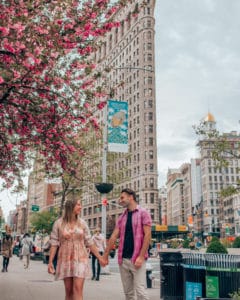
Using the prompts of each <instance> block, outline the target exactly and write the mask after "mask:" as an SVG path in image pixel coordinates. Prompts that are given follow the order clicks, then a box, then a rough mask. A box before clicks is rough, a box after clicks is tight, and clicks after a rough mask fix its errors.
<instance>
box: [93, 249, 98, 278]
mask: <svg viewBox="0 0 240 300" xmlns="http://www.w3.org/2000/svg"><path fill="white" fill-rule="evenodd" d="M96 259H97V258H96V256H95V255H94V254H92V280H94V279H95V275H96Z"/></svg>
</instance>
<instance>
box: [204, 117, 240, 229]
mask: <svg viewBox="0 0 240 300" xmlns="http://www.w3.org/2000/svg"><path fill="white" fill-rule="evenodd" d="M204 124H205V130H206V133H211V132H213V133H214V131H215V130H216V121H215V118H214V116H213V115H212V114H211V113H208V115H207V116H206V118H205V119H204ZM220 138H221V139H222V141H226V142H227V144H228V145H229V146H230V147H229V149H228V151H225V152H222V155H223V157H224V159H225V160H226V161H227V165H225V166H220V165H219V162H218V161H216V160H214V158H213V157H212V153H213V150H214V149H215V147H216V139H215V138H214V136H213V137H209V135H202V136H201V137H200V139H199V143H198V145H199V148H200V156H201V179H202V201H203V203H202V209H203V214H202V215H203V230H204V235H207V234H208V233H210V232H214V233H217V234H220V231H221V227H222V225H224V222H225V220H221V210H220V208H221V199H220V198H221V197H220V191H221V190H222V189H224V188H227V187H229V186H232V185H233V186H234V185H235V184H236V183H237V182H238V181H239V178H240V173H239V172H240V171H239V167H240V158H239V157H240V153H239V142H240V135H239V134H237V132H236V131H232V132H229V133H223V134H221V135H220Z"/></svg>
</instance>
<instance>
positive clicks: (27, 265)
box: [26, 254, 30, 268]
mask: <svg viewBox="0 0 240 300" xmlns="http://www.w3.org/2000/svg"><path fill="white" fill-rule="evenodd" d="M29 262H30V254H28V255H27V256H26V267H27V268H28V267H29Z"/></svg>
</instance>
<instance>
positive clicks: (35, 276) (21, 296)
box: [0, 255, 160, 300]
mask: <svg viewBox="0 0 240 300" xmlns="http://www.w3.org/2000/svg"><path fill="white" fill-rule="evenodd" d="M150 261H151V262H152V263H153V264H152V265H153V269H155V268H158V267H157V266H158V262H159V260H158V259H150ZM1 264H2V257H1ZM109 270H110V274H106V275H101V277H100V281H99V282H97V281H92V280H90V279H89V280H86V282H85V287H84V300H113V299H115V300H124V295H123V291H122V285H121V280H120V276H119V273H118V268H117V263H116V257H115V258H114V259H111V260H110V267H109ZM147 291H148V293H149V296H150V300H159V299H160V288H159V283H158V284H154V287H153V288H149V289H147ZM0 298H1V300H42V299H44V300H48V299H49V300H50V299H51V300H53V299H58V300H63V299H64V287H63V282H62V281H55V280H54V278H53V276H51V275H49V274H48V273H47V265H46V264H43V262H42V261H32V260H31V261H30V267H29V269H24V267H23V262H22V261H20V260H19V258H18V257H16V256H15V255H14V256H13V257H12V258H11V260H10V264H9V268H8V272H7V273H2V272H1V273H0Z"/></svg>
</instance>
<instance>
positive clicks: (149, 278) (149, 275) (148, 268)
mask: <svg viewBox="0 0 240 300" xmlns="http://www.w3.org/2000/svg"><path fill="white" fill-rule="evenodd" d="M146 283H147V288H148V289H151V288H152V265H151V264H150V263H147V264H146Z"/></svg>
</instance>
